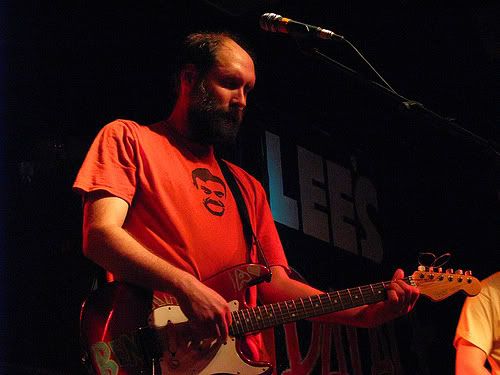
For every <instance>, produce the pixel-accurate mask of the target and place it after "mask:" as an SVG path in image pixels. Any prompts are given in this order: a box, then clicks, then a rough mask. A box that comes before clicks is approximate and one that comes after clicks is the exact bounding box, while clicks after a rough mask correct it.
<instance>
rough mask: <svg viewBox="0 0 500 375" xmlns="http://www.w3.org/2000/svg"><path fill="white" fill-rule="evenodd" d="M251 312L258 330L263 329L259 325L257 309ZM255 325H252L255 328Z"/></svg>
mask: <svg viewBox="0 0 500 375" xmlns="http://www.w3.org/2000/svg"><path fill="white" fill-rule="evenodd" d="M250 310H251V311H250V312H251V313H252V315H253V324H255V327H256V329H257V330H259V329H261V327H260V324H259V318H258V317H257V313H256V312H255V310H256V308H252V309H250ZM253 324H252V326H253Z"/></svg>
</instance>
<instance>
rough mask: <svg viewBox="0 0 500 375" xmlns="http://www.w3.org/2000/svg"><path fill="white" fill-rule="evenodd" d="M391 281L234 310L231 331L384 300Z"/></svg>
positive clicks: (239, 332) (253, 329) (242, 330)
mask: <svg viewBox="0 0 500 375" xmlns="http://www.w3.org/2000/svg"><path fill="white" fill-rule="evenodd" d="M403 280H404V281H406V282H407V283H408V284H413V280H412V278H411V276H409V277H406V278H404V279H403ZM389 284H390V281H385V282H380V283H376V284H369V285H364V286H360V287H356V288H349V289H343V290H339V291H334V292H329V293H323V294H318V295H315V296H310V297H304V298H297V299H294V300H289V301H284V302H276V303H272V304H268V305H262V306H257V307H253V308H249V309H242V310H237V311H233V312H232V318H233V323H232V324H231V327H230V334H231V335H233V336H237V335H242V334H244V333H248V332H254V331H260V330H262V329H265V328H269V327H274V326H277V325H281V324H286V323H291V322H295V321H297V320H301V319H306V318H312V317H315V316H320V315H323V314H328V313H332V312H336V311H342V310H346V309H350V308H352V307H357V306H362V305H367V304H373V303H376V302H380V301H383V300H384V299H385V298H386V292H385V291H386V287H387V286H388V285H389Z"/></svg>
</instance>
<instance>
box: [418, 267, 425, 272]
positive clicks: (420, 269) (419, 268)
mask: <svg viewBox="0 0 500 375" xmlns="http://www.w3.org/2000/svg"><path fill="white" fill-rule="evenodd" d="M417 269H418V270H419V271H420V272H425V266H418V268H417Z"/></svg>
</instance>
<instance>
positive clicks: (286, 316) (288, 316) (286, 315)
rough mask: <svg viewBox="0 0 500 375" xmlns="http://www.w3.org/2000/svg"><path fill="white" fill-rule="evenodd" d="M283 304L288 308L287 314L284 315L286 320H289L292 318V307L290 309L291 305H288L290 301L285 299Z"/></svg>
mask: <svg viewBox="0 0 500 375" xmlns="http://www.w3.org/2000/svg"><path fill="white" fill-rule="evenodd" d="M283 305H284V306H285V308H286V312H285V315H284V316H283V320H284V321H285V320H286V321H289V320H290V309H289V306H288V301H284V302H283Z"/></svg>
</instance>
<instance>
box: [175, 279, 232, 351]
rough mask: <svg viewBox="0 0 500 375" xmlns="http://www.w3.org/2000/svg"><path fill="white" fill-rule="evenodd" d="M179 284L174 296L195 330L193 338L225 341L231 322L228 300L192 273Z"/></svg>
mask: <svg viewBox="0 0 500 375" xmlns="http://www.w3.org/2000/svg"><path fill="white" fill-rule="evenodd" d="M181 285H182V287H181V288H180V289H181V290H180V292H179V293H177V295H176V297H177V301H178V302H179V306H180V308H181V310H182V312H183V313H184V315H186V317H187V318H188V319H189V321H190V323H191V325H192V328H193V330H194V331H195V335H194V336H195V337H194V338H193V339H194V340H195V341H196V340H197V341H198V342H201V341H203V340H204V339H209V338H218V339H220V340H222V341H224V342H225V341H226V340H227V338H228V336H229V326H230V325H231V322H232V318H231V310H230V309H229V304H228V302H227V301H226V300H225V299H224V298H223V297H222V296H221V295H220V294H219V293H217V292H216V291H215V290H213V289H211V288H209V287H207V286H206V285H204V284H203V283H202V282H200V281H199V280H198V279H196V278H195V277H194V276H192V275H188V276H186V280H185V281H183V282H182V283H181Z"/></svg>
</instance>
